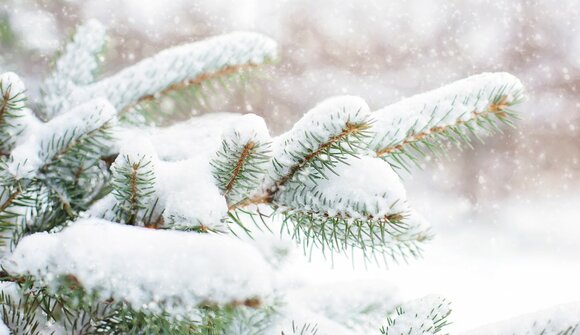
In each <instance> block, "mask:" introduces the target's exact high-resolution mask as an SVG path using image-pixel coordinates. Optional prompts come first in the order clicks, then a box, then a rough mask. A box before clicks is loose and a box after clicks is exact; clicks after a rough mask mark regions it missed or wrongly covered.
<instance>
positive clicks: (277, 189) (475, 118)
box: [0, 21, 575, 335]
mask: <svg viewBox="0 0 580 335" xmlns="http://www.w3.org/2000/svg"><path fill="white" fill-rule="evenodd" d="M105 42H106V33H105V28H104V27H103V26H102V25H101V24H100V23H98V22H96V21H90V22H88V23H86V24H85V25H83V26H81V27H79V28H78V30H77V33H76V34H75V35H74V36H73V38H72V40H71V41H70V42H69V43H68V44H66V46H65V47H64V48H63V51H62V53H61V55H60V56H59V58H58V59H57V61H56V63H55V66H54V69H53V71H52V73H51V74H50V76H49V77H48V78H47V79H46V80H45V81H44V84H43V87H42V92H43V94H42V98H41V104H40V107H39V110H34V111H32V110H30V109H28V108H27V107H26V96H27V94H26V89H25V87H24V85H23V83H22V81H21V80H20V79H19V77H18V76H17V75H16V74H13V73H4V74H2V75H1V76H0V95H1V96H0V98H1V101H0V149H1V154H2V157H1V159H0V181H1V187H2V194H1V197H0V234H1V237H2V255H3V258H2V264H1V265H2V270H1V273H0V276H1V278H0V279H1V280H2V282H1V283H0V285H1V286H0V290H1V294H0V306H1V308H0V316H1V320H2V321H3V324H2V327H1V328H0V333H3V332H4V333H12V334H278V335H279V334H353V333H355V334H356V333H360V334H368V333H369V330H373V331H374V332H375V333H376V334H380V333H382V334H435V333H444V332H445V326H446V325H447V323H448V320H449V316H450V307H449V303H448V302H447V301H445V300H444V299H442V298H438V297H427V298H424V299H421V300H418V301H414V302H412V303H403V302H401V301H398V300H397V299H395V298H393V297H391V296H390V293H392V292H382V293H381V294H376V293H370V292H366V295H365V298H364V299H359V300H357V298H356V294H355V295H353V297H350V298H348V299H346V300H344V301H342V302H336V301H335V302H334V303H332V304H330V303H325V302H323V301H324V299H321V300H320V301H321V302H320V303H319V304H314V303H306V302H307V300H308V299H299V298H297V296H299V295H298V294H296V292H294V294H292V293H289V292H286V291H285V289H284V286H283V285H281V283H280V280H279V277H280V276H279V275H276V270H277V268H278V264H279V262H281V261H283V258H284V252H285V251H284V250H281V249H276V250H277V251H276V252H272V251H271V250H270V251H268V250H266V249H265V248H263V247H261V246H260V243H259V242H258V240H259V238H260V237H259V236H262V235H264V234H267V235H268V234H269V235H279V236H280V237H285V238H287V239H289V240H292V241H294V242H296V243H298V244H299V245H301V246H302V248H303V249H304V251H305V253H306V254H309V255H310V254H312V253H315V252H322V253H323V254H325V255H327V256H330V257H332V256H333V255H335V254H344V255H350V256H351V257H352V258H353V262H355V263H356V262H358V261H363V262H378V263H383V262H386V263H390V262H393V261H401V260H410V259H411V258H413V257H418V256H420V255H421V246H422V244H424V243H425V242H426V241H428V240H429V238H430V236H431V232H430V230H429V228H428V226H427V224H426V223H425V220H424V219H423V218H422V217H421V215H420V214H418V213H416V212H415V211H414V210H413V209H412V207H411V206H410V204H409V202H408V200H407V197H406V192H405V188H404V186H403V184H402V182H401V180H400V178H399V175H400V174H401V172H402V169H410V167H411V165H412V164H411V163H417V162H418V161H419V160H420V159H421V158H422V157H423V156H425V155H428V154H431V153H435V154H440V153H442V152H443V151H444V150H445V149H446V148H447V146H446V144H447V143H456V144H458V145H459V144H467V145H469V144H470V141H471V139H472V138H479V137H480V136H481V135H482V134H485V133H494V132H496V131H498V130H499V128H498V127H499V126H500V125H501V124H508V125H511V123H512V121H513V120H514V119H515V118H516V113H515V112H514V111H513V109H512V106H514V105H516V104H518V103H519V102H521V101H522V100H523V99H524V97H525V95H524V89H523V86H522V84H521V83H520V81H519V80H518V79H517V78H515V77H513V76H512V75H509V74H506V73H486V74H481V75H476V76H473V77H470V78H467V79H465V80H461V81H458V82H456V83H453V84H451V85H448V86H445V87H443V88H441V89H438V90H434V91H431V92H428V93H426V94H423V95H418V96H415V97H411V98H409V99H407V100H403V101H402V102H399V103H396V104H394V105H390V106H387V107H385V108H382V109H379V110H377V111H372V110H371V109H370V107H369V106H368V105H367V104H366V102H365V101H364V100H363V99H361V98H359V97H352V96H339V97H334V98H330V99H327V100H325V101H323V102H321V103H319V104H318V105H316V106H315V107H313V108H312V109H311V110H309V111H307V112H306V113H305V115H304V116H303V117H302V119H301V120H299V121H298V122H297V123H296V124H295V125H294V127H292V129H290V130H289V131H288V132H286V133H284V134H282V135H280V136H277V137H272V136H271V135H270V134H269V132H268V128H267V126H266V124H265V122H264V120H263V119H262V118H260V117H258V116H256V115H252V114H248V115H235V114H224V113H213V114H208V115H205V116H201V117H193V118H191V115H189V114H187V113H188V112H184V109H183V108H181V107H180V106H184V105H188V106H189V109H190V110H191V105H195V104H200V103H201V104H204V103H206V99H205V95H207V94H208V93H207V89H206V88H207V87H211V88H213V89H216V88H220V87H221V88H224V89H225V90H226V92H227V91H229V90H232V89H236V87H238V86H240V83H243V82H244V81H245V80H246V77H247V75H248V74H249V73H250V72H252V71H254V70H256V69H258V68H260V67H263V66H264V65H267V64H269V63H272V62H274V61H275V60H277V58H278V54H277V53H278V50H277V46H276V43H275V42H274V41H273V40H271V39H270V38H269V37H266V36H263V35H261V34H256V33H233V34H228V35H222V36H217V37H213V38H210V39H207V40H204V41H200V42H195V43H190V44H186V45H182V46H178V47H174V48H170V49H167V50H164V51H162V52H160V53H158V54H157V55H154V56H152V57H150V58H147V59H144V60H142V61H140V62H138V63H136V64H135V65H132V66H130V67H128V68H126V69H124V70H122V71H120V72H119V73H117V74H114V75H112V76H110V77H106V78H100V77H99V75H98V70H99V67H100V62H101V59H102V58H103V57H102V51H103V49H104V45H105ZM167 101H172V103H170V104H168V103H166V102H167ZM167 106H170V107H169V108H168V107H167ZM184 113H185V114H184ZM188 118H189V119H188ZM185 119H187V120H185ZM175 120H181V122H176V121H175ZM152 122H153V123H157V124H156V125H155V124H154V125H151V124H152ZM159 125H163V127H160V126H159ZM359 289H360V288H359ZM355 291H356V290H353V291H352V292H353V294H354V293H355ZM309 297H312V296H311V295H310V296H309ZM373 299H375V300H373ZM363 314H364V316H365V317H364V318H363V317H362V315H363ZM371 316H372V317H371ZM353 320H354V321H353ZM574 326H575V324H570V327H574ZM381 327H382V328H381Z"/></svg>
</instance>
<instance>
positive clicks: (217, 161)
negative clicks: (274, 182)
mask: <svg viewBox="0 0 580 335" xmlns="http://www.w3.org/2000/svg"><path fill="white" fill-rule="evenodd" d="M269 159H270V157H269V143H263V142H262V141H255V140H253V139H249V140H247V141H245V142H244V141H243V140H242V138H241V135H240V134H239V133H235V135H234V136H233V137H231V138H225V139H224V140H223V141H222V145H221V148H220V150H219V151H218V152H217V154H216V157H215V158H214V159H213V160H212V161H211V162H210V164H211V165H212V168H213V171H212V172H213V175H214V178H215V179H216V182H217V184H218V187H219V188H220V190H221V192H222V193H223V195H224V196H225V197H226V200H227V202H228V204H229V206H230V208H234V207H236V205H237V204H238V203H239V202H240V201H243V200H244V199H246V197H247V196H248V195H250V194H252V193H253V192H254V191H255V190H256V189H257V188H258V186H259V185H260V182H261V181H262V178H263V176H264V173H265V169H266V167H265V165H266V164H267V163H268V162H269Z"/></svg>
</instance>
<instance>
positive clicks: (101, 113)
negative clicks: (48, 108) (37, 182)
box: [8, 99, 116, 178]
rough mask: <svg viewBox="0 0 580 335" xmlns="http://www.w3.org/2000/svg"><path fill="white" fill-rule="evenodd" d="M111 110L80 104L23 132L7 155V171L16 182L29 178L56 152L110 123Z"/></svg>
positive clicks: (102, 104) (103, 103)
mask: <svg viewBox="0 0 580 335" xmlns="http://www.w3.org/2000/svg"><path fill="white" fill-rule="evenodd" d="M115 113H116V112H115V108H114V107H113V106H112V105H111V104H110V103H109V102H108V101H107V100H104V99H94V100H91V101H89V102H87V103H84V104H82V105H80V106H78V107H76V108H74V109H72V110H70V111H69V112H67V113H65V114H62V115H60V116H58V117H56V118H54V119H52V120H51V121H49V122H47V123H45V124H42V125H39V126H38V127H34V129H27V130H26V134H25V136H22V138H23V141H22V142H21V143H18V144H17V146H16V147H15V148H14V150H13V151H12V153H11V161H10V163H9V164H8V170H9V171H10V173H12V174H13V175H14V176H15V177H17V178H31V177H33V176H34V175H35V173H36V171H38V169H40V168H41V167H42V166H43V165H44V164H46V163H48V162H49V161H50V160H51V159H58V155H59V154H60V151H61V150H63V149H64V148H66V147H67V146H68V145H70V144H72V143H74V141H76V140H78V139H80V138H81V137H82V136H84V135H86V134H88V133H90V132H92V131H95V130H97V129H99V128H101V127H102V126H103V125H104V124H105V123H107V122H110V121H112V120H114V118H115Z"/></svg>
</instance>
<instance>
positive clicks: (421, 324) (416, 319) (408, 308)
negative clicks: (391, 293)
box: [381, 296, 451, 335]
mask: <svg viewBox="0 0 580 335" xmlns="http://www.w3.org/2000/svg"><path fill="white" fill-rule="evenodd" d="M450 314H451V307H450V303H449V302H448V301H447V300H445V299H444V298H441V297H438V296H427V297H424V298H421V299H418V300H415V301H411V302H408V303H405V304H403V305H401V306H399V307H397V309H396V310H395V312H394V313H392V315H389V317H388V320H387V325H386V326H384V327H383V328H381V334H383V335H401V334H406V335H426V334H429V335H433V334H437V333H440V332H441V331H442V330H443V329H444V328H445V326H447V325H448V324H449V321H448V317H449V315H450Z"/></svg>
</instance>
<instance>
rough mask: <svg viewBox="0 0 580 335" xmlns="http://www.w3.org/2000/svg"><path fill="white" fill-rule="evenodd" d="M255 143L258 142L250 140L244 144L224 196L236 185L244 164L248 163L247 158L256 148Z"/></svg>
mask: <svg viewBox="0 0 580 335" xmlns="http://www.w3.org/2000/svg"><path fill="white" fill-rule="evenodd" d="M255 145H256V144H255V143H254V142H251V141H250V142H248V143H246V145H245V146H244V149H243V150H242V153H241V155H240V158H239V159H238V162H237V163H236V166H235V167H234V170H233V171H232V178H230V180H229V181H228V183H227V184H226V187H225V192H224V196H227V195H228V193H229V192H230V191H231V190H232V188H233V187H234V184H235V183H236V181H237V179H238V176H239V174H240V172H241V171H242V168H243V167H244V164H245V163H246V159H247V158H248V157H249V156H250V154H251V153H252V150H253V149H254V146H255Z"/></svg>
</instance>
